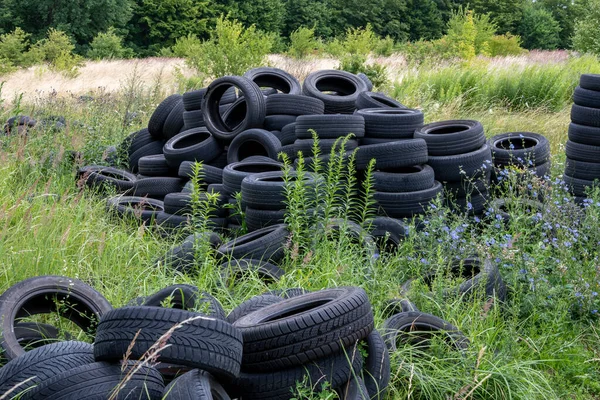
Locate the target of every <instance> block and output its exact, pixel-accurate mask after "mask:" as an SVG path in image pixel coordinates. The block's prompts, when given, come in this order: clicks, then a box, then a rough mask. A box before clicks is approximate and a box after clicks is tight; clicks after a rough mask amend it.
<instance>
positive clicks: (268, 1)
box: [215, 0, 285, 34]
mask: <svg viewBox="0 0 600 400" xmlns="http://www.w3.org/2000/svg"><path fill="white" fill-rule="evenodd" d="M215 2H216V3H217V4H219V5H221V7H222V10H221V11H222V12H223V13H224V14H225V15H227V16H228V17H229V18H230V19H236V20H238V21H240V22H241V23H242V24H243V25H244V26H246V27H248V26H251V25H254V26H255V27H256V29H258V30H261V31H263V32H273V33H277V34H279V33H280V32H281V29H282V28H283V24H284V18H285V1H283V0H216V1H215Z"/></svg>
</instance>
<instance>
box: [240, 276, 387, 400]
mask: <svg viewBox="0 0 600 400" xmlns="http://www.w3.org/2000/svg"><path fill="white" fill-rule="evenodd" d="M256 303H262V304H268V305H265V306H263V307H260V308H258V309H257V310H256V311H253V312H251V313H249V314H246V315H243V316H240V317H238V318H237V319H236V320H235V322H233V326H234V327H236V328H237V329H239V330H240V332H241V333H242V337H243V339H244V355H243V359H242V372H241V373H240V376H239V378H238V379H237V381H236V386H237V388H236V390H235V393H232V395H233V396H236V395H241V397H242V398H243V399H290V398H292V392H291V390H292V389H293V388H294V386H295V384H296V382H302V381H304V382H306V383H307V386H308V387H312V388H314V389H313V390H315V391H320V390H321V388H322V385H321V384H320V382H323V381H327V382H329V383H330V385H331V388H332V389H334V390H336V391H337V392H338V394H339V395H340V398H352V399H365V400H366V399H382V398H383V397H384V395H385V391H386V387H387V385H388V382H389V379H390V361H389V355H388V352H387V349H386V347H385V345H384V342H383V340H382V337H381V335H380V334H379V333H378V332H377V331H376V330H374V329H373V314H372V310H371V306H370V304H369V300H368V297H367V295H366V293H365V292H364V290H363V289H361V288H358V287H339V288H335V289H326V290H321V291H318V292H312V293H307V294H300V295H298V296H294V297H290V298H287V299H284V300H281V299H278V298H277V297H275V296H273V295H270V294H267V295H263V296H259V298H258V299H256ZM249 306H250V305H249ZM298 310H302V311H301V312H298ZM234 311H235V310H234ZM332 326H335V327H336V329H333V330H332V329H331V328H330V327H332ZM359 342H362V343H364V345H365V346H366V347H367V354H368V357H367V358H366V359H363V357H362V356H361V353H360V351H358V347H357V345H358V343H359Z"/></svg>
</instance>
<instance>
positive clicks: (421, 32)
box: [407, 0, 447, 41]
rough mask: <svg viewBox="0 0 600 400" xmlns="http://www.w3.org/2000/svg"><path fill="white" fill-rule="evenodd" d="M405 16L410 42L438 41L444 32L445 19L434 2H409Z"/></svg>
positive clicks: (419, 0)
mask: <svg viewBox="0 0 600 400" xmlns="http://www.w3.org/2000/svg"><path fill="white" fill-rule="evenodd" d="M407 15H408V24H409V39H410V40H411V41H417V40H419V39H423V40H433V39H439V38H441V37H442V35H443V34H444V32H445V30H446V21H447V19H446V20H444V13H443V11H442V10H441V9H440V8H439V7H438V3H436V2H435V1H434V0H410V3H409V6H408V14H407Z"/></svg>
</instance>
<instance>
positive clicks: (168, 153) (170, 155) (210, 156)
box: [163, 128, 223, 169]
mask: <svg viewBox="0 0 600 400" xmlns="http://www.w3.org/2000/svg"><path fill="white" fill-rule="evenodd" d="M163 152H164V154H165V159H166V160H167V163H168V164H169V166H170V167H171V168H176V169H178V168H179V166H180V165H181V163H182V162H184V161H202V162H210V161H212V160H214V159H215V158H217V157H218V156H219V155H220V154H221V153H222V152H223V147H222V146H221V144H219V142H217V140H215V138H214V137H213V136H212V135H211V134H210V132H208V130H206V128H194V129H189V130H187V131H183V132H181V133H179V134H178V135H176V136H174V137H173V138H171V139H169V141H168V142H167V143H166V144H165V146H164V149H163Z"/></svg>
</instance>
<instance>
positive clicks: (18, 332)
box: [0, 322, 60, 364]
mask: <svg viewBox="0 0 600 400" xmlns="http://www.w3.org/2000/svg"><path fill="white" fill-rule="evenodd" d="M59 334H60V332H59V331H58V329H56V328H55V327H54V326H52V325H49V324H42V323H38V322H19V323H18V324H15V336H16V338H17V342H19V344H21V346H22V347H23V348H24V349H25V350H30V349H35V348H38V347H41V346H45V345H47V344H52V343H54V342H56V341H57V340H58V337H59ZM4 361H5V360H3V359H2V358H1V357H0V364H4V363H5V362H4Z"/></svg>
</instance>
